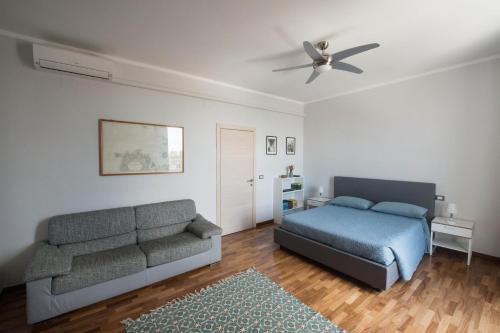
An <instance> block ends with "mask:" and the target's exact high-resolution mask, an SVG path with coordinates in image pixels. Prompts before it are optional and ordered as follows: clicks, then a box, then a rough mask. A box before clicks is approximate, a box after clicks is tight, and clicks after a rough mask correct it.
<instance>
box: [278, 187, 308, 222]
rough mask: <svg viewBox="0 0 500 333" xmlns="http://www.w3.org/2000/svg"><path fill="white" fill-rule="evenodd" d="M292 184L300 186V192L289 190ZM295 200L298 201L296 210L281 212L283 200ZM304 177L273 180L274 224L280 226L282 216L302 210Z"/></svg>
mask: <svg viewBox="0 0 500 333" xmlns="http://www.w3.org/2000/svg"><path fill="white" fill-rule="evenodd" d="M293 183H300V184H302V189H300V190H291V191H285V190H290V189H291V187H292V184H293ZM287 199H295V200H297V201H298V206H297V207H296V208H291V209H287V210H283V200H287ZM304 201H305V198H304V177H289V178H274V196H273V217H274V223H277V224H281V220H282V219H283V216H284V215H287V214H290V213H295V212H297V211H300V210H303V209H304Z"/></svg>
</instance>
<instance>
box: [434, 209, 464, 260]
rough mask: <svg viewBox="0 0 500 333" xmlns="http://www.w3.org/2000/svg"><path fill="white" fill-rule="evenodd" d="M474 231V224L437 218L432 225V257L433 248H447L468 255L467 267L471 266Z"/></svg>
mask: <svg viewBox="0 0 500 333" xmlns="http://www.w3.org/2000/svg"><path fill="white" fill-rule="evenodd" d="M473 231H474V222H471V221H466V220H460V219H457V218H453V219H450V218H447V217H435V218H434V219H433V220H432V224H431V240H430V245H431V246H430V255H431V256H432V250H433V246H440V247H445V248H447V249H451V250H456V251H460V252H465V253H467V265H470V259H471V256H472V234H473ZM435 233H436V234H435ZM434 236H435V237H434Z"/></svg>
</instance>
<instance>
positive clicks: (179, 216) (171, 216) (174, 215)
mask: <svg viewBox="0 0 500 333" xmlns="http://www.w3.org/2000/svg"><path fill="white" fill-rule="evenodd" d="M195 217H196V206H195V204H194V201H193V200H189V199H185V200H176V201H166V202H159V203H154V204H148V205H142V206H135V219H136V223H137V229H138V230H141V229H151V228H158V227H165V226H168V225H173V224H178V223H184V222H188V221H192V220H193V219H194V218H195Z"/></svg>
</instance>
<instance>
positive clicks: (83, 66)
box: [33, 44, 114, 80]
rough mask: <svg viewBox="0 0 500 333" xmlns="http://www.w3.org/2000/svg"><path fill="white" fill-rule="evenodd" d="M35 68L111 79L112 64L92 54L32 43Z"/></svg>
mask: <svg viewBox="0 0 500 333" xmlns="http://www.w3.org/2000/svg"><path fill="white" fill-rule="evenodd" d="M33 61H34V65H35V68H37V69H43V70H50V71H58V72H63V73H69V74H74V75H82V76H86V77H91V78H98V79H103V80H111V79H112V78H113V72H114V65H113V63H112V62H111V61H108V60H106V59H102V58H99V57H96V56H93V55H88V54H83V53H77V52H73V51H69V50H64V49H58V48H54V47H49V46H44V45H38V44H33Z"/></svg>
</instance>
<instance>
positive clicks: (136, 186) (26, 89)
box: [0, 37, 303, 287]
mask: <svg viewBox="0 0 500 333" xmlns="http://www.w3.org/2000/svg"><path fill="white" fill-rule="evenodd" d="M30 52H31V49H30V47H29V45H26V44H25V43H22V42H19V41H16V40H14V39H11V38H6V37H0V59H1V61H0V73H1V77H0V156H1V157H0V189H1V191H0V287H1V286H7V285H12V284H16V283H20V282H21V280H22V273H23V270H24V266H25V263H26V260H27V258H28V256H29V255H30V253H31V251H32V244H33V243H34V242H35V240H40V239H44V238H45V237H46V231H47V230H46V228H47V226H46V222H44V221H46V219H47V218H48V217H50V216H53V215H56V214H63V213H71V212H78V211H86V210H93V209H102V208H110V207H117V206H125V205H136V204H142V203H150V202H157V201H162V200H172V199H180V198H192V199H194V200H195V201H196V204H197V208H198V211H199V212H200V213H201V214H203V215H205V216H206V217H207V218H208V219H210V220H213V221H215V218H216V124H217V123H218V122H220V123H224V124H237V125H242V126H251V127H256V129H257V134H256V138H257V147H256V149H257V161H256V167H257V170H256V173H257V175H259V174H263V175H265V179H264V180H258V179H257V180H256V191H257V196H256V197H257V202H256V208H257V221H258V222H259V221H265V220H268V219H271V218H272V178H273V177H274V176H276V175H278V174H280V173H283V172H284V168H285V166H286V165H287V164H295V165H296V166H297V171H298V172H302V143H303V117H302V116H300V115H290V114H285V113H279V112H270V111H264V110H262V109H256V108H250V107H244V106H240V105H235V104H231V103H221V102H215V101H211V100H206V99H199V98H193V97H188V96H183V95H177V94H169V93H164V92H158V91H153V90H146V89H140V88H133V87H127V86H122V85H117V84H112V83H108V82H100V81H95V80H90V79H84V78H78V77H72V76H67V75H62V74H55V73H47V72H42V71H36V70H34V69H33V68H32V66H31V64H30V62H31V61H32V60H31V55H30ZM158 75H159V74H158ZM143 77H144V74H143ZM248 96H249V95H248V94H247V95H246V97H245V98H246V100H245V101H243V102H244V103H245V104H249V103H251V102H252V101H251V100H249V97H248ZM256 100H258V102H261V101H262V96H260V97H256ZM283 102H284V101H279V102H278V103H275V104H274V106H273V107H274V108H279V107H280V105H282V103H283ZM295 108H296V106H291V107H290V108H289V109H287V108H284V109H285V110H284V111H289V110H290V109H295ZM99 118H108V119H119V120H130V121H142V122H151V123H163V124H170V125H180V126H184V128H185V172H184V173H183V174H172V175H144V176H119V177H100V176H99V168H98V128H97V120H98V119H99ZM266 135H276V136H278V137H279V145H280V146H279V151H280V152H279V155H278V156H267V155H265V136H266ZM286 136H295V137H297V155H294V156H291V155H290V156H288V155H285V154H284V150H283V148H284V141H285V137H286Z"/></svg>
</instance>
